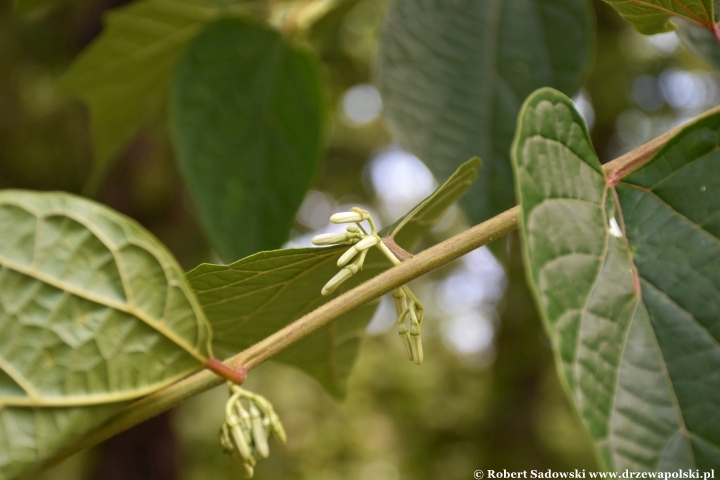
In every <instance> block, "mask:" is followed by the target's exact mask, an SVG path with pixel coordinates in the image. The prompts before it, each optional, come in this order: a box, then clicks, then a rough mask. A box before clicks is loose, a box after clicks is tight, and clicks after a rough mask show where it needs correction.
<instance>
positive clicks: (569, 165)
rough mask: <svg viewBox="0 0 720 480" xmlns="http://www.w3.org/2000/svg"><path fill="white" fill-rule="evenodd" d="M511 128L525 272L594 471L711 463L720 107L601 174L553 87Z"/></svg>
mask: <svg viewBox="0 0 720 480" xmlns="http://www.w3.org/2000/svg"><path fill="white" fill-rule="evenodd" d="M519 126H520V128H519V130H518V135H517V138H516V142H515V145H514V147H513V156H514V161H515V168H516V174H517V179H518V195H519V197H520V200H521V204H522V211H523V213H522V224H523V239H524V247H525V253H526V257H527V261H528V265H529V273H528V276H529V281H530V283H531V285H532V286H533V288H534V290H535V296H536V301H537V304H538V306H539V308H540V310H541V312H542V314H543V317H544V319H545V322H546V327H547V330H548V334H549V336H550V338H551V340H552V344H553V348H554V350H555V353H556V360H557V364H558V367H559V369H560V370H561V372H562V374H561V376H562V377H563V378H564V379H565V380H566V385H567V387H568V389H569V391H570V393H571V395H572V397H573V399H574V401H575V404H576V406H577V408H578V411H579V412H580V414H581V416H582V419H583V421H584V423H585V425H586V427H587V429H588V430H589V431H590V433H591V435H592V437H593V439H594V440H595V442H596V446H597V448H598V451H599V452H600V456H601V458H602V460H603V462H604V465H605V467H606V468H607V469H610V470H616V471H621V470H624V469H626V468H627V469H629V470H631V471H640V470H660V471H670V470H674V469H678V468H699V469H701V470H709V469H711V468H718V467H720V423H719V422H720V418H719V417H718V416H717V411H718V407H720V376H718V374H717V372H718V371H720V370H719V367H720V348H719V345H720V344H719V343H718V341H719V340H720V334H718V332H719V331H720V329H719V328H718V327H720V324H719V323H718V322H719V321H720V268H719V267H720V221H719V220H718V219H720V181H719V180H718V179H720V148H719V147H720V143H719V134H720V115H718V114H715V115H712V116H709V117H706V118H704V119H701V120H699V121H696V122H695V123H693V124H691V125H689V126H687V127H686V128H685V129H684V130H682V131H681V133H679V134H678V135H676V136H675V137H674V138H673V139H672V140H670V141H669V142H668V143H667V144H666V145H665V146H664V147H663V148H662V149H661V150H660V151H659V152H658V153H657V154H656V155H655V156H654V157H653V158H652V159H651V160H650V161H649V162H648V163H647V164H645V165H644V166H643V167H642V168H640V169H639V170H637V171H635V172H634V173H632V174H630V175H629V176H627V177H625V178H622V179H618V178H613V179H612V180H611V179H608V178H606V177H605V175H604V173H603V170H602V168H601V167H600V162H599V161H598V159H597V157H596V155H595V152H594V151H593V148H592V145H591V143H590V140H589V136H588V133H587V130H586V128H585V124H584V122H583V120H582V118H581V117H580V116H579V114H578V113H577V112H576V111H575V110H574V109H573V105H572V102H571V101H570V100H569V99H568V98H567V97H565V96H564V95H562V94H560V93H559V92H555V91H552V90H549V89H544V90H541V91H539V92H537V93H536V94H534V95H533V96H532V97H531V98H529V99H528V101H527V103H526V105H525V106H524V108H523V111H522V114H521V117H520V120H519ZM616 182H617V184H616V185H615V183H616Z"/></svg>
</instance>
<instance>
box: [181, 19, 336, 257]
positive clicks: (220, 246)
mask: <svg viewBox="0 0 720 480" xmlns="http://www.w3.org/2000/svg"><path fill="white" fill-rule="evenodd" d="M318 71H319V68H318V64H317V61H316V60H315V58H314V57H313V56H312V55H311V54H309V53H308V52H305V51H301V50H298V49H295V48H293V47H291V46H290V45H288V44H287V43H286V42H285V40H284V39H283V38H282V36H281V35H280V34H279V33H277V32H275V31H274V30H270V29H268V28H266V27H263V26H259V25H253V24H249V23H247V22H242V21H239V20H230V19H226V20H220V21H218V22H216V23H213V24H210V25H208V26H207V27H206V28H205V29H204V30H203V32H202V33H201V34H200V35H199V36H198V38H197V39H195V40H194V41H193V42H192V43H191V45H190V46H189V47H188V49H187V51H186V52H185V54H184V55H183V57H182V58H181V60H180V61H179V63H178V67H177V70H176V72H175V76H174V84H173V94H172V120H173V124H174V127H175V138H176V144H177V147H178V152H179V157H180V164H181V167H182V171H183V173H184V176H185V180H186V182H187V184H188V187H189V188H190V193H191V194H192V196H193V199H194V201H195V205H196V206H197V209H198V211H199V218H200V221H201V223H202V224H203V227H204V229H205V232H206V233H207V235H208V237H209V238H210V240H211V243H212V244H213V246H214V247H215V248H216V249H217V251H218V252H219V254H220V256H221V257H222V258H224V259H225V260H228V261H233V260H236V259H238V258H243V257H246V256H248V255H250V254H252V253H255V252H258V251H261V250H269V249H272V248H279V247H280V246H282V244H283V243H284V242H285V241H286V240H287V237H288V234H289V232H290V229H291V227H292V224H293V219H294V217H295V212H296V211H297V209H298V208H299V207H300V204H301V203H302V201H303V198H304V197H305V193H306V192H307V189H308V188H309V187H310V185H311V183H312V181H313V179H314V176H315V172H316V170H317V167H318V165H319V161H320V155H321V153H322V126H323V119H322V98H321V91H320V80H319V73H318Z"/></svg>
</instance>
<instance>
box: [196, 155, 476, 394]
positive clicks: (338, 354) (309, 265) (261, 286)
mask: <svg viewBox="0 0 720 480" xmlns="http://www.w3.org/2000/svg"><path fill="white" fill-rule="evenodd" d="M479 165H480V161H479V160H478V159H473V160H470V161H468V162H466V164H464V165H462V166H461V167H460V168H459V169H458V170H457V172H456V173H455V175H453V176H452V177H450V178H449V179H448V181H447V182H445V183H444V184H443V185H441V186H440V187H439V188H438V189H437V190H436V191H435V192H433V193H432V194H431V195H430V196H429V197H428V198H426V199H425V200H423V201H422V202H421V203H420V204H419V205H418V207H416V208H414V209H413V210H412V211H411V214H409V215H408V216H406V217H404V218H403V220H401V221H399V222H397V223H396V224H394V225H393V226H392V227H390V228H388V229H386V230H385V231H384V232H383V234H384V235H385V236H387V237H400V238H402V239H403V240H404V242H408V243H412V242H413V240H414V239H415V238H419V237H420V236H421V235H423V234H425V233H426V232H427V231H428V230H429V229H430V228H432V226H433V225H434V224H435V223H436V222H437V221H438V220H439V219H440V216H441V215H442V213H443V212H444V211H446V210H447V209H448V208H449V207H450V206H451V205H452V204H453V203H455V202H456V201H457V200H458V198H460V197H461V196H462V195H463V193H465V191H466V190H467V188H468V187H469V186H470V185H471V184H472V182H473V181H474V180H475V179H476V178H477V168H478V167H479ZM406 228H407V229H408V231H409V232H411V235H408V236H406V235H405V234H404V233H403V231H404V230H405V229H406ZM403 245H405V243H403ZM346 248H347V247H330V248H301V249H287V250H275V251H271V252H261V253H258V254H255V255H251V256H250V257H248V258H244V259H242V260H239V261H237V262H235V263H233V264H231V265H209V264H205V265H200V266H199V267H197V268H195V269H194V270H192V271H190V272H189V273H188V274H187V278H188V280H189V281H190V284H191V285H192V286H193V288H194V289H195V292H196V293H197V295H198V298H199V299H200V303H201V304H202V306H203V309H204V310H205V313H206V314H207V316H208V319H209V320H210V322H211V323H212V326H213V331H214V346H215V350H216V352H217V354H218V356H220V357H221V358H224V357H227V356H230V355H232V354H235V353H237V352H239V351H240V350H242V349H244V348H247V347H249V346H250V345H253V344H254V343H257V342H258V341H259V340H261V339H263V338H265V337H267V336H269V335H271V334H272V333H274V332H276V331H277V330H279V329H281V328H283V327H285V326H286V325H288V324H290V323H291V322H293V321H295V320H297V319H298V318H300V317H301V316H303V315H305V314H306V313H309V312H311V311H313V310H314V309H316V308H317V307H319V306H320V305H322V304H324V303H326V302H328V301H329V300H331V299H333V298H335V297H336V296H337V295H339V294H341V293H343V292H345V291H347V290H348V289H350V288H352V287H354V286H355V285H358V284H359V283H361V282H363V281H364V280H367V279H368V278H371V277H372V276H375V275H377V274H378V273H380V272H382V271H383V270H385V269H387V268H389V267H390V266H391V265H390V263H389V262H388V261H387V260H386V259H385V258H384V257H383V256H382V255H380V254H379V253H378V252H377V251H375V250H376V249H373V250H372V251H371V252H370V253H369V254H368V258H367V260H366V261H365V266H364V268H363V270H362V271H361V272H359V273H358V274H357V275H355V276H354V277H353V278H351V279H350V280H348V281H347V282H345V283H343V284H342V285H341V286H340V287H339V288H338V289H337V290H336V291H335V292H334V293H333V294H331V295H328V296H327V297H324V296H321V295H320V290H322V287H323V285H324V284H325V283H326V282H327V281H328V280H330V278H332V277H333V276H334V275H335V274H336V273H337V271H338V267H337V265H336V263H337V260H338V258H339V257H340V255H342V253H343V252H344V251H345V250H346ZM374 310H375V305H374V304H371V305H369V306H365V307H362V308H360V309H358V310H355V311H353V312H350V313H349V314H347V315H345V316H344V317H343V318H341V319H339V320H338V321H336V322H333V323H332V324H330V325H328V326H326V327H324V328H321V329H320V330H318V331H317V332H315V333H313V334H312V335H310V336H309V337H307V338H306V339H304V340H303V341H300V342H298V343H297V344H295V345H293V346H292V347H290V348H288V350H286V351H285V352H283V353H282V354H281V355H279V356H278V357H276V359H277V360H280V361H283V362H286V363H290V364H292V365H295V366H297V367H299V368H301V369H303V370H304V371H306V372H307V373H309V374H310V375H312V376H313V377H314V378H315V379H316V380H318V381H319V382H320V383H321V384H322V385H323V387H325V389H326V390H327V391H328V392H329V393H331V394H332V395H334V396H336V397H340V396H342V395H344V392H345V385H346V381H347V377H348V375H349V373H350V370H351V369H352V365H353V363H354V362H355V358H356V356H357V352H358V348H359V345H360V340H361V339H362V337H363V335H364V330H365V326H366V324H367V322H368V321H369V320H370V318H371V317H372V313H373V311H374Z"/></svg>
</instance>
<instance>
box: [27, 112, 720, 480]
mask: <svg viewBox="0 0 720 480" xmlns="http://www.w3.org/2000/svg"><path fill="white" fill-rule="evenodd" d="M718 110H720V107H718V108H715V109H713V110H711V111H709V112H707V113H706V114H705V115H709V114H712V113H715V112H716V111H718ZM675 133H677V129H676V130H674V131H673V132H669V133H668V134H666V135H663V136H662V137H659V138H657V139H655V140H653V141H651V142H650V143H648V144H646V145H643V146H641V147H639V148H637V149H636V150H633V151H632V152H630V153H628V154H626V155H624V156H622V157H620V158H618V159H617V160H614V161H613V162H610V163H608V164H607V165H605V166H604V169H605V172H606V173H607V174H608V177H609V178H610V179H613V178H620V176H621V174H627V173H629V172H632V171H634V170H636V169H637V168H639V167H640V166H642V165H643V164H644V163H646V162H647V161H648V160H649V159H650V158H651V157H652V156H653V154H654V153H655V152H656V151H657V150H658V149H659V148H661V147H662V146H663V145H664V144H665V142H667V140H669V139H670V138H671V137H672V135H674V134H675ZM519 214H520V208H519V207H514V208H511V209H510V210H508V211H506V212H504V213H501V214H500V215H498V216H496V217H494V218H491V219H490V220H488V221H486V222H483V223H481V224H480V225H477V226H475V227H473V228H471V229H469V230H466V231H465V232H462V233H460V234H458V235H456V236H454V237H452V238H450V239H448V240H445V241H444V242H442V243H439V244H437V245H435V246H434V247H431V248H429V249H427V250H424V251H423V252H420V253H418V254H417V255H415V256H413V257H411V258H409V259H407V260H405V261H404V262H402V263H400V264H399V265H396V266H395V267H393V268H391V269H389V270H387V271H385V272H383V273H381V274H380V275H378V276H377V277H374V278H372V279H370V280H368V281H367V282H365V283H363V284H362V285H359V286H357V287H356V288H354V289H352V290H350V291H348V292H346V293H344V294H343V295H340V296H339V297H337V298H335V299H333V300H331V301H329V302H328V303H326V304H324V305H322V306H320V307H319V308H318V309H317V310H314V311H312V312H310V313H308V314H307V315H305V316H304V317H302V318H300V319H299V320H296V321H295V322H293V323H291V324H290V325H288V326H286V327H285V328H283V329H281V330H279V331H277V332H275V333H274V334H272V335H270V336H269V337H267V338H265V339H264V340H262V341H260V342H258V343H256V344H255V345H253V346H252V347H250V348H248V349H247V350H244V351H242V352H240V353H239V354H237V355H235V356H234V357H232V358H230V359H228V360H227V361H225V362H224V363H225V365H226V366H229V367H231V368H234V369H235V370H239V371H240V372H242V373H244V372H246V371H249V370H252V369H253V368H255V367H257V366H258V365H260V364H261V363H262V362H264V361H265V360H268V359H269V358H271V357H272V356H273V355H276V354H277V353H278V352H280V351H281V350H283V349H285V348H287V347H288V346H290V345H292V344H293V343H295V342H297V341H298V340H300V339H302V338H304V337H305V336H307V335H309V334H310V333H312V332H314V331H315V330H317V329H318V328H320V327H323V326H325V325H327V324H328V323H330V322H332V321H334V320H337V319H338V318H340V317H341V316H343V315H345V314H346V313H348V312H350V311H352V310H355V309H356V308H359V307H361V306H362V305H364V304H366V303H368V302H371V301H372V300H375V299H376V298H378V297H380V296H382V295H384V294H386V293H388V292H390V291H392V290H394V289H396V288H400V287H401V286H403V285H405V284H406V283H408V282H410V281H411V280H414V279H416V278H418V277H420V276H422V275H424V274H426V273H428V272H430V271H431V270H435V269H437V268H440V267H442V266H444V265H447V264H448V263H450V262H452V261H453V260H455V259H457V258H459V257H461V256H463V255H465V254H467V253H469V252H470V251H472V250H475V249H476V248H478V247H481V246H483V245H485V244H487V243H490V242H492V241H493V240H497V239H498V238H501V237H503V236H505V235H507V234H508V233H510V232H512V231H513V230H515V229H517V228H518V221H519ZM379 245H382V246H384V244H383V243H382V242H381V243H380V244H379ZM381 248H382V247H381ZM318 294H319V293H318ZM224 381H225V380H223V379H222V378H220V377H218V376H217V375H215V374H214V373H212V372H211V371H209V370H203V371H201V372H199V373H196V374H194V375H192V376H190V377H188V378H186V379H184V380H182V381H180V382H177V383H175V384H173V385H170V386H169V387H166V388H163V389H162V390H159V391H157V392H155V393H153V394H152V395H149V396H147V397H144V398H142V399H140V400H137V401H135V402H133V403H131V404H129V405H128V406H126V407H125V408H123V409H122V410H120V411H119V412H118V413H117V414H115V415H114V416H113V417H112V418H110V419H109V420H108V421H107V422H105V423H104V424H103V425H101V426H100V427H98V428H96V429H95V430H93V431H92V432H90V433H89V434H88V435H86V436H84V437H83V438H82V439H81V440H80V441H78V442H76V443H75V444H73V445H70V446H68V447H67V448H66V449H65V450H63V451H62V452H61V453H60V454H59V455H58V456H56V457H55V459H54V460H53V461H51V462H48V463H45V464H42V465H39V466H38V468H37V469H35V470H33V471H32V472H30V473H29V474H28V475H29V476H32V475H34V474H36V473H37V472H39V471H41V470H44V469H47V468H48V467H50V466H52V465H55V464H57V463H59V462H60V461H61V460H62V459H64V458H67V457H69V456H70V455H73V454H75V453H78V452H80V451H83V450H86V449H88V448H90V447H92V446H95V445H97V444H98V443H100V442H102V441H104V440H106V439H108V438H110V437H112V436H113V435H116V434H118V433H120V432H122V431H124V430H127V429H128V428H130V427H133V426H135V425H137V424H139V423H141V422H143V421H145V420H147V419H148V418H151V417H154V416H155V415H158V414H160V413H162V412H164V411H166V410H169V409H171V408H173V407H175V406H177V405H178V404H180V403H182V402H183V401H184V400H187V399H188V398H190V397H193V396H195V395H197V394H199V393H202V392H205V391H207V390H209V389H211V388H214V387H217V386H218V385H221V384H222V383H223V382H224Z"/></svg>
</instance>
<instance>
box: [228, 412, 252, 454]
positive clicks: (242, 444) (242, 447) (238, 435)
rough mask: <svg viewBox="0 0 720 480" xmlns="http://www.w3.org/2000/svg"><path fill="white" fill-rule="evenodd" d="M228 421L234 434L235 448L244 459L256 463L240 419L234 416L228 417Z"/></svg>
mask: <svg viewBox="0 0 720 480" xmlns="http://www.w3.org/2000/svg"><path fill="white" fill-rule="evenodd" d="M227 421H228V424H229V425H230V432H231V434H232V439H233V443H234V444H235V448H236V449H237V451H238V453H239V454H240V455H241V456H242V458H243V459H245V461H246V462H252V464H253V465H254V464H255V461H254V460H253V456H252V452H251V450H250V445H249V443H248V441H247V439H246V438H245V434H244V432H243V427H242V426H241V421H240V419H239V418H237V417H235V416H232V417H230V418H228V419H227Z"/></svg>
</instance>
